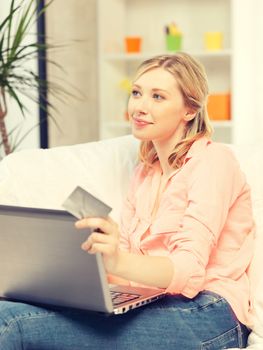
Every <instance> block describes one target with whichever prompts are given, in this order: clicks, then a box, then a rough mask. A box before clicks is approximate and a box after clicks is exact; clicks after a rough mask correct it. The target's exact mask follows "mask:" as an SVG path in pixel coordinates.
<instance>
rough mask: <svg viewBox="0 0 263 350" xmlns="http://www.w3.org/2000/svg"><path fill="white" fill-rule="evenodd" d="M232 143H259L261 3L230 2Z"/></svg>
mask: <svg viewBox="0 0 263 350" xmlns="http://www.w3.org/2000/svg"><path fill="white" fill-rule="evenodd" d="M233 6H234V10H235V11H233V23H234V25H233V33H232V35H233V54H234V59H233V81H234V82H235V85H234V86H233V90H234V91H235V93H234V96H233V97H234V99H235V100H234V103H233V106H234V109H235V110H234V113H233V114H234V115H235V116H236V117H237V116H238V118H236V119H237V120H236V121H234V122H235V127H234V132H233V142H234V143H236V144H241V143H242V144H245V143H250V144H253V143H258V142H259V143H260V142H262V135H263V104H262V100H263V63H262V62H263V25H262V18H263V1H262V0H233Z"/></svg>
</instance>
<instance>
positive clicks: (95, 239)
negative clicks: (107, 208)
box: [75, 217, 119, 274]
mask: <svg viewBox="0 0 263 350" xmlns="http://www.w3.org/2000/svg"><path fill="white" fill-rule="evenodd" d="M75 226H76V227H77V228H79V229H85V228H94V229H95V231H94V232H92V233H91V234H90V236H89V237H88V239H87V240H86V241H85V242H83V243H82V245H81V248H82V249H83V250H85V251H86V252H88V253H90V254H95V253H102V255H103V259H104V264H105V268H106V271H107V272H108V273H112V274H114V272H115V271H116V269H117V265H118V258H119V229H118V225H117V224H116V223H115V222H114V221H113V220H112V219H111V218H110V217H107V219H103V218H84V219H81V220H78V221H77V222H76V223H75ZM96 229H99V230H100V231H102V233H100V232H96Z"/></svg>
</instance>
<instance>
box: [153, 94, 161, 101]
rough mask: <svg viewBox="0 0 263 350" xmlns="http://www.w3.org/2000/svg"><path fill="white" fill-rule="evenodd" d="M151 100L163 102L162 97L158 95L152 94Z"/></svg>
mask: <svg viewBox="0 0 263 350" xmlns="http://www.w3.org/2000/svg"><path fill="white" fill-rule="evenodd" d="M153 98H154V99H155V100H163V99H164V97H163V96H161V95H159V94H153Z"/></svg>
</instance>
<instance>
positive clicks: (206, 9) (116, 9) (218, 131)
mask: <svg viewBox="0 0 263 350" xmlns="http://www.w3.org/2000/svg"><path fill="white" fill-rule="evenodd" d="M231 4H232V0H220V1H217V0H162V1H161V0H151V1H150V0H98V38H99V40H98V50H99V115H100V118H99V120H100V122H99V123H100V138H101V139H104V138H109V137H115V136H120V135H124V134H127V133H129V130H130V127H129V123H128V122H127V121H126V120H125V111H126V105H127V98H128V96H127V94H126V93H125V92H124V91H122V90H121V88H120V87H119V84H120V81H121V80H122V79H124V78H127V77H128V78H132V76H133V74H134V73H135V71H136V68H137V66H138V65H139V63H140V62H142V61H143V60H145V59H147V58H149V57H152V56H155V55H158V54H164V53H171V52H167V51H166V48H165V33H164V27H165V25H167V24H169V23H172V22H173V21H174V22H176V24H177V25H178V27H179V28H180V29H181V31H182V33H183V45H182V51H185V52H188V53H190V54H191V55H193V56H194V57H196V58H197V59H199V61H201V62H202V63H203V64H204V66H205V68H206V72H207V75H208V80H209V88H210V92H211V93H225V92H230V91H231V94H233V93H234V91H233V89H232V81H231V79H232V72H231V63H232V58H233V52H232V48H231V35H230V34H231V10H232V6H231ZM209 31H220V32H222V33H223V36H224V44H223V45H224V47H223V49H222V50H220V51H206V50H205V49H204V33H205V32H209ZM127 35H131V36H140V37H142V50H141V52H140V53H138V54H137V53H136V54H127V53H125V51H124V37H125V36H127ZM233 121H234V116H233V115H232V119H231V121H214V122H213V126H214V129H215V134H214V139H216V140H220V141H223V142H231V137H232V129H233V127H234V126H233V125H234V124H233Z"/></svg>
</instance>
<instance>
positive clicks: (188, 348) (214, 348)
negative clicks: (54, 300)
mask: <svg viewBox="0 0 263 350" xmlns="http://www.w3.org/2000/svg"><path fill="white" fill-rule="evenodd" d="M247 337H248V330H247V328H246V327H245V326H244V325H242V324H241V323H239V322H238V320H237V319H236V317H235V315H234V314H233V312H232V309H231V308H230V306H229V304H228V303H227V302H226V301H225V299H224V298H222V297H220V296H218V295H216V294H214V293H211V292H207V291H205V292H202V293H200V294H198V295H197V296H196V297H195V298H194V299H188V298H185V297H182V296H167V297H165V298H163V299H161V300H159V301H156V302H154V303H152V304H149V305H146V306H144V307H141V308H139V309H135V310H132V311H129V312H128V313H127V314H123V315H116V316H113V315H111V316H108V315H104V314H99V313H92V312H87V311H80V310H72V309H65V308H54V307H40V306H36V305H29V304H23V303H16V302H8V301H0V348H1V349H2V350H22V349H23V350H29V349H30V350H66V349H68V350H84V349H93V350H94V349H95V350H96V349H100V350H101V349H119V350H141V349H143V350H145V349H158V350H162V349H164V350H169V349H173V350H176V349H177V350H198V349H200V350H201V349H202V350H221V349H226V348H231V347H237V348H244V347H245V346H246V341H247Z"/></svg>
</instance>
